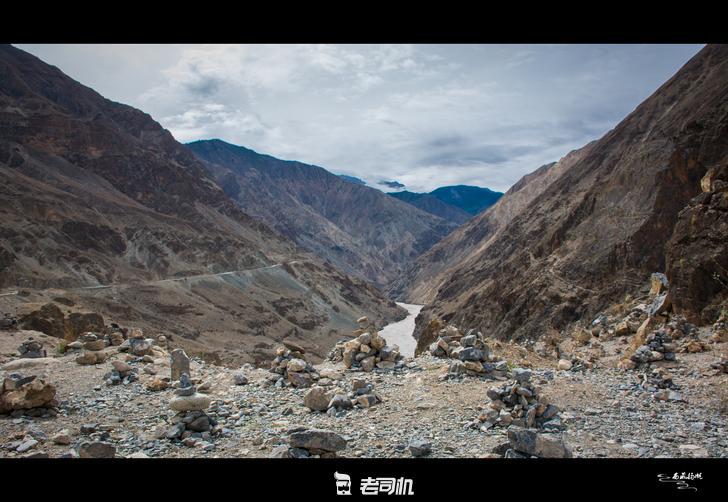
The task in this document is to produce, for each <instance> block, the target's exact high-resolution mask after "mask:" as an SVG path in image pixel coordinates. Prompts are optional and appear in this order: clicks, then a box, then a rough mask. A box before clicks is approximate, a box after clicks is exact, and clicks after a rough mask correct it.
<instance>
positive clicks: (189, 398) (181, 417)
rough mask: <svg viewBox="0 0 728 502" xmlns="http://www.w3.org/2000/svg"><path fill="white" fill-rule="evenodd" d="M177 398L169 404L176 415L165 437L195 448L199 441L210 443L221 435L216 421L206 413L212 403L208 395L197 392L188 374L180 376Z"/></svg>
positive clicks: (176, 390) (171, 420)
mask: <svg viewBox="0 0 728 502" xmlns="http://www.w3.org/2000/svg"><path fill="white" fill-rule="evenodd" d="M174 394H175V397H174V398H173V399H172V400H171V401H170V402H169V408H170V409H171V410H172V411H175V412H176V414H175V415H174V416H173V417H172V418H171V419H170V423H171V424H172V426H171V427H170V428H169V429H168V430H167V432H166V434H165V437H166V438H167V439H171V440H180V441H182V443H183V444H184V445H185V446H195V445H196V444H197V442H198V440H201V441H209V440H210V439H211V437H212V435H214V434H217V433H219V431H218V430H217V427H216V426H217V425H218V424H217V422H216V421H215V419H213V418H212V417H210V416H209V415H207V414H206V413H205V410H206V409H207V407H208V406H210V403H211V402H212V400H211V398H210V397H209V396H208V395H206V394H201V393H199V392H197V387H196V386H195V385H193V384H192V381H191V380H190V377H189V375H188V374H187V373H182V375H181V376H180V379H179V382H178V387H177V388H176V389H175V391H174Z"/></svg>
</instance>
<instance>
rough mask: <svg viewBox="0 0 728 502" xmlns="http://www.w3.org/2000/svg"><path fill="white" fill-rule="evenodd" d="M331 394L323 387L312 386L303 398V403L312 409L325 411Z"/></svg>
mask: <svg viewBox="0 0 728 502" xmlns="http://www.w3.org/2000/svg"><path fill="white" fill-rule="evenodd" d="M332 397H333V394H332V393H331V392H329V391H327V390H326V389H324V388H323V387H319V386H316V387H312V388H311V390H309V391H308V392H307V393H306V395H305V396H304V398H303V404H304V405H305V406H306V407H307V408H309V409H311V410H313V411H326V410H327V409H328V408H329V403H330V402H331V399H332Z"/></svg>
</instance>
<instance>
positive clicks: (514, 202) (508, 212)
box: [388, 145, 590, 304]
mask: <svg viewBox="0 0 728 502" xmlns="http://www.w3.org/2000/svg"><path fill="white" fill-rule="evenodd" d="M589 147H590V145H587V146H585V147H584V148H581V149H580V150H576V151H573V152H570V153H569V154H567V155H566V156H564V158H563V159H561V160H559V161H558V162H553V163H551V164H546V165H544V166H541V167H540V168H538V169H536V170H535V171H533V172H532V173H530V174H527V175H525V176H524V177H523V178H521V179H520V180H519V181H518V182H516V184H514V185H513V186H512V187H511V188H510V189H509V190H508V191H507V192H506V193H505V195H504V196H503V197H501V198H500V199H499V200H498V202H496V203H495V204H494V205H493V206H491V207H490V209H488V210H486V211H485V212H483V213H482V214H479V215H477V216H475V217H474V218H472V219H470V220H469V221H468V222H467V223H465V224H464V225H462V226H461V227H460V228H458V229H456V230H455V231H453V232H452V233H451V234H450V235H448V236H447V237H445V238H444V239H443V240H441V241H440V242H438V243H437V244H436V245H434V246H433V247H432V248H431V249H430V250H429V251H428V252H427V253H425V254H423V255H422V256H421V257H419V258H418V259H417V260H416V261H415V262H413V263H412V264H411V265H410V267H409V268H408V270H407V271H406V272H405V273H404V274H402V276H401V277H399V278H398V279H396V280H394V281H392V283H390V284H389V286H388V290H389V292H390V295H391V296H393V297H395V298H399V299H401V300H407V301H411V302H413V303H418V304H424V303H428V302H431V301H432V300H433V299H434V297H435V295H436V294H437V290H438V289H439V288H440V286H441V285H442V283H443V282H444V281H445V280H447V279H448V278H449V274H450V270H451V269H452V268H453V267H455V266H456V265H458V264H459V263H461V262H463V261H465V260H467V259H469V258H471V257H472V256H473V255H474V254H475V253H477V252H478V251H479V250H480V249H482V248H483V247H484V246H485V245H486V244H487V243H488V242H489V241H490V240H491V239H492V238H493V236H494V235H496V234H497V233H498V232H499V231H500V230H502V229H503V228H504V227H505V226H506V224H507V223H508V222H509V221H510V220H511V219H512V218H513V217H514V216H515V215H516V214H518V213H519V212H520V211H521V210H523V208H524V207H526V206H527V205H528V204H529V203H530V202H531V201H532V200H533V199H534V198H536V197H537V196H538V195H539V194H541V192H543V191H544V190H545V189H546V187H547V186H548V185H549V184H550V183H551V182H552V181H553V180H555V179H556V178H558V177H559V176H560V175H561V174H562V173H563V172H564V171H565V170H567V169H568V168H569V167H570V166H571V165H573V163H574V162H576V161H577V160H579V159H580V158H581V157H582V156H583V155H584V153H586V152H587V151H588V149H589Z"/></svg>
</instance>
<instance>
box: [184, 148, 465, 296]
mask: <svg viewBox="0 0 728 502" xmlns="http://www.w3.org/2000/svg"><path fill="white" fill-rule="evenodd" d="M187 146H188V148H189V149H190V150H191V151H192V152H193V153H194V154H195V155H196V156H197V157H198V158H200V159H201V160H203V161H204V162H205V164H206V167H207V169H208V170H209V172H211V173H212V175H213V176H214V177H215V179H216V180H217V182H218V183H219V184H220V186H222V188H223V190H225V193H227V194H228V195H229V196H230V197H231V198H232V199H233V200H235V201H236V202H237V203H238V205H239V206H240V208H241V209H242V210H243V211H245V212H246V213H247V214H249V215H250V216H252V217H254V218H257V219H259V220H260V221H262V222H264V223H266V224H267V225H269V226H270V227H272V228H273V229H275V230H276V231H277V232H279V233H280V234H281V235H283V236H286V237H288V238H290V239H291V240H293V241H295V242H296V243H297V244H298V245H300V246H301V247H303V248H305V249H307V250H309V251H311V252H312V253H314V254H316V255H317V256H319V257H321V258H322V259H324V260H327V261H329V262H331V263H332V264H334V265H335V266H336V267H337V268H339V269H340V270H342V271H343V272H345V273H348V274H353V275H356V276H358V277H361V278H365V279H367V280H369V281H372V282H373V283H375V284H377V285H384V284H386V283H388V282H389V281H390V280H392V279H393V278H394V277H396V276H398V275H399V274H400V273H401V272H402V270H404V268H405V267H406V266H407V264H408V263H410V262H411V261H412V260H414V259H415V258H416V257H417V256H419V255H420V254H422V253H423V252H425V251H427V250H428V249H429V248H430V247H431V246H432V245H433V244H434V243H436V242H437V241H439V240H440V239H442V238H443V237H444V236H445V235H447V234H448V233H449V232H450V231H452V230H453V229H454V228H455V227H456V225H455V224H454V223H452V222H449V221H446V220H444V219H442V218H439V217H437V216H434V215H432V214H429V213H426V212H424V211H421V210H419V209H417V208H415V207H413V206H411V205H409V204H407V203H404V202H401V201H399V200H396V199H395V198H393V197H390V196H388V195H387V194H384V193H382V192H380V191H379V190H376V189H374V188H369V187H366V186H361V185H357V184H354V183H349V182H347V181H345V180H343V179H341V177H340V176H337V175H335V174H332V173H330V172H328V171H327V170H325V169H323V168H321V167H317V166H312V165H308V164H303V163H301V162H295V161H284V160H279V159H276V158H275V157H271V156H269V155H262V154H259V153H256V152H254V151H253V150H250V149H247V148H244V147H241V146H236V145H231V144H229V143H225V142H224V141H220V140H205V141H195V142H193V143H189V144H188V145H187Z"/></svg>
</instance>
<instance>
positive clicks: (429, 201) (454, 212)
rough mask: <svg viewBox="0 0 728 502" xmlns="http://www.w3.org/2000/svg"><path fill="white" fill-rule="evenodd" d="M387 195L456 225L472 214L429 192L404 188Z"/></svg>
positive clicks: (466, 219)
mask: <svg viewBox="0 0 728 502" xmlns="http://www.w3.org/2000/svg"><path fill="white" fill-rule="evenodd" d="M389 195H391V196H392V197H394V198H395V199H399V200H401V201H403V202H406V203H408V204H411V205H413V206H415V207H416V208H419V209H422V210H423V211H425V212H428V213H430V214H434V215H435V216H439V217H440V218H443V219H445V220H448V221H451V222H453V223H456V224H458V225H461V224H463V223H465V222H466V221H468V220H469V219H470V218H471V217H472V216H473V215H472V214H470V213H468V212H466V211H463V210H462V209H460V208H459V207H455V206H451V205H450V204H446V203H445V202H442V201H441V200H440V199H438V198H437V197H434V196H433V195H431V194H429V193H415V192H408V191H406V190H405V191H403V192H392V193H390V194H389Z"/></svg>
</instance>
